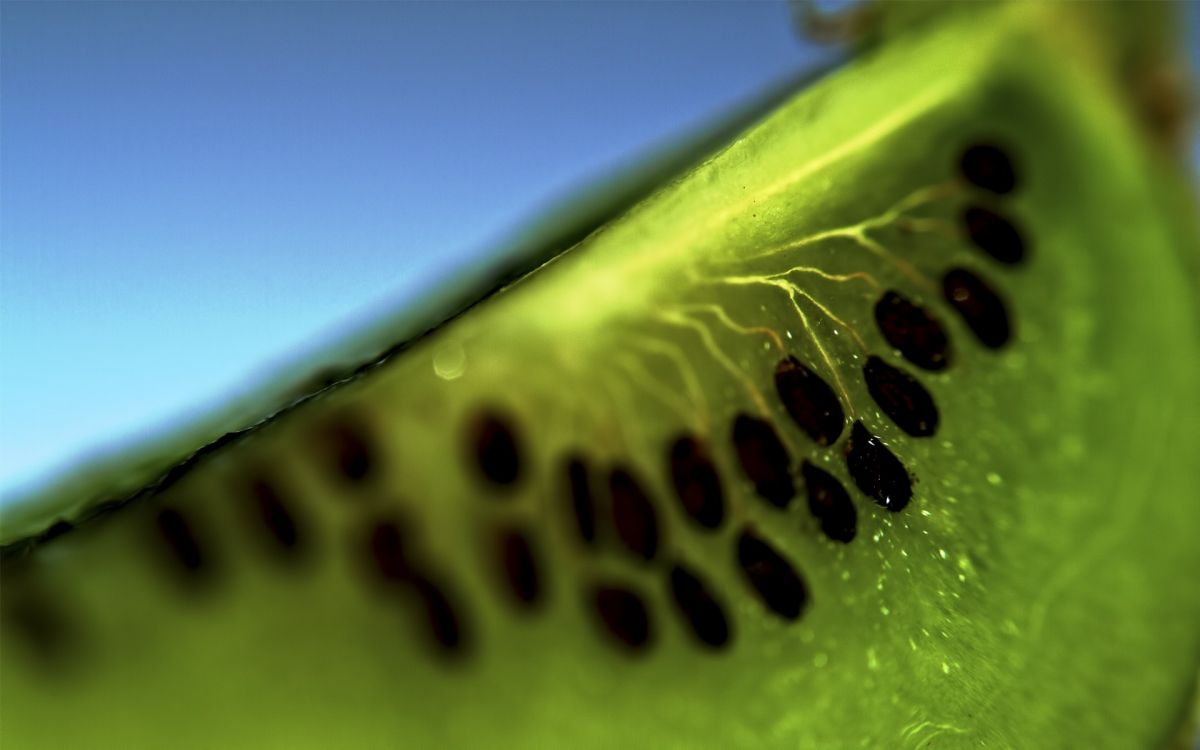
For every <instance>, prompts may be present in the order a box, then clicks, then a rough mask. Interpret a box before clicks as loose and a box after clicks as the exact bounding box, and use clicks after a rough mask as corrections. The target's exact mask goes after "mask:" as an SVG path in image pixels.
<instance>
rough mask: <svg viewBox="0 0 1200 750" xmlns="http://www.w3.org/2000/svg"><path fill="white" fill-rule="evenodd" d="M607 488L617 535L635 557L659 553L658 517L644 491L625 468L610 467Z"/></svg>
mask: <svg viewBox="0 0 1200 750" xmlns="http://www.w3.org/2000/svg"><path fill="white" fill-rule="evenodd" d="M608 489H609V494H610V496H611V499H612V514H613V526H614V528H615V529H616V531H617V538H618V539H620V540H621V544H623V545H624V546H625V548H626V549H628V550H629V551H630V552H632V553H633V554H634V555H636V556H637V557H640V558H642V559H643V560H653V559H654V555H655V553H656V552H658V520H657V519H656V518H655V516H654V506H652V505H651V504H650V499H649V498H648V497H647V496H646V493H645V491H643V490H642V488H641V485H639V484H638V483H637V480H636V479H634V478H633V475H632V474H630V473H629V472H627V471H625V470H624V469H614V470H613V472H612V473H611V474H610V475H609V477H608Z"/></svg>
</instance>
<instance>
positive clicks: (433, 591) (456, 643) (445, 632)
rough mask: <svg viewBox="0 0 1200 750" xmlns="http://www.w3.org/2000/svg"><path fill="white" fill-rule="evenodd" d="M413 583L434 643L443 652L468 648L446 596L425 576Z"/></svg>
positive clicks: (459, 624)
mask: <svg viewBox="0 0 1200 750" xmlns="http://www.w3.org/2000/svg"><path fill="white" fill-rule="evenodd" d="M412 583H413V590H414V591H415V592H416V594H417V596H418V597H420V599H421V604H422V605H423V606H424V608H425V616H426V618H427V622H428V624H429V634H430V635H432V636H433V639H434V641H436V642H437V645H438V646H440V647H441V649H442V651H443V652H446V653H451V652H458V651H462V650H463V649H464V648H465V647H466V637H465V635H466V634H465V632H464V630H463V627H462V625H461V623H460V622H459V619H458V615H457V614H456V613H455V611H454V607H453V606H451V604H450V600H449V599H447V598H446V594H445V593H444V592H443V591H442V589H441V588H440V587H438V586H437V585H436V584H435V583H433V582H432V581H430V580H429V579H427V578H425V577H424V576H421V577H418V578H415V579H414V580H413V582H412Z"/></svg>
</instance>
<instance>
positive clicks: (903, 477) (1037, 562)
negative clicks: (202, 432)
mask: <svg viewBox="0 0 1200 750" xmlns="http://www.w3.org/2000/svg"><path fill="white" fill-rule="evenodd" d="M930 8H934V6H929V7H927V8H925V9H923V10H922V11H921V12H916V11H914V10H912V9H908V8H903V7H902V8H898V9H893V10H890V11H887V12H885V13H884V15H883V18H884V22H882V23H881V25H879V26H876V27H875V28H876V29H879V30H881V31H879V32H878V34H879V39H880V40H881V41H880V42H879V43H877V44H876V45H875V46H874V47H872V48H871V49H869V50H865V51H864V52H863V54H862V55H860V56H859V57H858V58H857V59H856V60H855V61H854V62H853V63H852V64H850V65H848V66H847V67H846V68H844V69H843V70H841V71H839V72H838V73H836V74H834V75H831V76H829V77H828V78H826V79H824V80H822V81H820V82H819V83H817V84H816V85H814V86H812V87H811V88H809V89H807V90H805V91H803V92H801V93H799V94H797V95H795V96H794V97H793V98H791V99H789V100H788V101H786V102H785V103H783V104H782V105H780V106H778V107H777V108H776V109H775V110H774V111H773V112H771V113H770V114H769V115H767V116H765V117H764V118H762V119H761V120H760V121H758V122H757V123H756V124H754V125H753V126H752V127H750V128H749V129H747V130H745V131H744V132H742V133H741V134H740V135H739V136H737V137H736V138H733V139H732V140H731V141H730V142H728V143H727V144H726V145H725V146H724V147H722V148H721V149H720V150H718V151H716V152H715V153H714V154H712V155H711V156H709V157H708V158H707V159H706V160H704V161H703V162H702V163H700V164H699V165H697V166H695V167H694V168H692V169H691V170H690V171H687V172H686V173H684V174H683V175H682V176H680V177H678V178H677V179H675V180H673V181H671V182H669V183H668V184H665V185H663V186H662V187H661V188H660V189H658V190H657V191H655V192H654V193H653V194H651V195H650V196H649V197H647V198H646V199H644V200H642V201H641V202H639V203H638V204H637V205H636V206H634V207H633V208H631V209H630V210H628V211H627V212H625V213H623V214H622V215H621V216H619V217H618V218H615V219H614V220H612V221H610V222H608V223H606V224H604V225H603V226H602V227H600V228H598V229H596V230H595V231H593V232H591V233H590V234H589V235H588V236H586V238H585V239H583V240H582V241H580V242H578V243H576V244H574V245H572V246H571V247H570V248H569V249H567V250H565V251H563V252H561V253H557V254H555V255H553V257H546V258H541V259H540V260H539V262H538V263H536V264H535V265H536V267H531V268H530V269H528V270H529V272H528V273H525V274H523V275H520V276H519V278H514V279H513V280H511V281H510V282H508V283H505V284H504V285H503V286H501V287H500V288H498V289H496V290H494V293H492V294H490V295H488V296H487V297H486V298H485V299H483V300H482V301H481V302H480V303H479V304H477V305H474V306H472V307H470V308H469V309H466V310H465V311H463V312H462V313H461V314H460V315H457V316H456V317H454V318H453V319H452V320H449V321H447V322H445V323H444V324H442V325H439V326H437V327H436V328H434V329H433V330H431V331H430V332H429V333H428V334H427V335H424V336H420V337H417V338H414V339H411V340H409V341H408V342H406V343H405V344H403V345H400V346H397V347H394V348H392V349H391V350H389V351H388V352H387V353H386V354H385V355H384V356H382V357H380V358H379V359H378V360H375V361H373V362H371V363H370V364H369V365H368V366H365V367H363V368H361V370H360V371H358V372H357V373H356V374H354V375H353V376H352V377H347V378H342V379H338V382H337V383H335V384H333V385H331V386H329V387H325V388H322V389H320V390H319V391H318V392H316V393H315V394H312V395H311V396H309V397H306V398H303V399H301V400H300V401H299V402H297V403H295V404H294V405H292V406H291V407H289V408H287V409H285V410H283V411H281V412H279V413H278V414H276V415H275V416H274V417H272V418H270V419H268V420H265V421H263V422H262V423H260V424H258V425H256V426H254V427H253V428H252V429H246V430H243V431H241V432H237V433H231V434H230V435H228V436H227V437H226V438H224V439H222V440H220V441H217V442H216V443H213V444H210V445H208V446H206V447H204V448H199V449H197V448H195V447H192V448H189V449H187V450H186V451H183V452H179V453H177V454H176V455H175V456H174V458H173V460H174V461H175V462H176V463H175V464H174V465H173V466H172V467H171V468H170V469H169V470H166V471H165V472H163V471H161V469H162V464H161V461H162V457H161V456H159V457H158V458H155V459H153V460H149V462H144V463H139V460H141V459H140V458H139V457H137V456H135V457H132V458H130V459H129V462H128V463H126V464H121V465H120V467H119V468H121V471H119V472H114V471H107V472H105V473H103V474H101V475H93V476H91V477H90V478H89V479H88V480H87V481H84V482H77V483H74V484H68V485H64V486H63V487H62V488H59V489H58V490H57V491H56V492H54V493H49V494H47V495H45V496H43V497H38V498H35V499H33V500H32V501H31V502H30V503H28V504H26V505H24V506H21V507H19V508H16V509H14V510H11V511H7V512H6V523H5V529H4V532H3V535H4V544H5V547H4V562H3V573H4V581H3V584H4V585H3V601H2V604H3V612H2V614H3V646H4V648H3V655H2V658H3V664H2V669H0V703H2V705H3V708H4V721H3V726H2V729H0V733H2V739H3V741H4V744H5V746H6V747H7V746H11V747H105V746H121V747H141V746H144V747H165V746H171V747H262V746H280V747H309V746H316V747H330V746H362V747H385V746H387V747H393V746H398V745H404V746H415V747H432V746H461V747H482V746H486V747H521V748H527V747H564V746H569V747H615V746H645V747H700V746H709V747H764V746H766V747H775V746H778V747H811V748H840V747H1046V748H1050V747H1063V748H1068V747H1069V748H1075V747H1112V748H1130V747H1155V746H1162V745H1164V744H1166V743H1167V742H1169V741H1171V739H1172V738H1173V737H1176V736H1178V731H1179V727H1180V726H1181V724H1183V723H1184V722H1185V720H1186V717H1187V714H1188V710H1189V701H1190V696H1191V694H1192V692H1191V691H1192V689H1193V687H1194V684H1195V677H1196V673H1197V661H1198V657H1200V653H1198V651H1200V643H1198V636H1197V634H1198V633H1200V588H1198V587H1197V586H1196V584H1195V572H1196V571H1197V570H1200V546H1198V545H1196V544H1195V539H1196V538H1197V532H1198V531H1200V505H1198V504H1197V503H1196V502H1195V499H1196V488H1197V487H1198V486H1200V481H1198V480H1200V466H1198V464H1197V462H1196V461H1195V457H1196V455H1197V452H1198V451H1197V449H1198V448H1200V436H1198V434H1197V425H1198V424H1200V413H1198V411H1200V401H1198V400H1197V399H1196V398H1195V384H1196V383H1197V382H1200V330H1198V327H1200V316H1198V314H1197V313H1198V310H1197V302H1196V300H1197V294H1196V285H1195V281H1196V280H1195V268H1196V265H1195V263H1196V255H1195V253H1196V250H1197V245H1196V239H1195V237H1196V235H1195V234H1194V229H1195V227H1194V219H1195V214H1194V207H1191V206H1190V205H1188V204H1186V203H1185V202H1184V200H1183V199H1182V198H1181V197H1180V196H1181V195H1183V194H1182V193H1181V192H1179V190H1178V183H1177V182H1174V181H1173V180H1175V179H1176V178H1174V177H1172V176H1171V175H1172V174H1174V173H1173V172H1172V171H1171V166H1170V164H1169V163H1168V162H1167V160H1166V159H1165V158H1164V152H1163V151H1162V150H1161V147H1160V143H1161V139H1159V138H1157V136H1155V135H1153V133H1154V132H1156V131H1152V130H1149V129H1148V128H1147V127H1146V126H1145V125H1144V123H1143V122H1142V120H1141V119H1139V117H1138V116H1137V113H1138V112H1141V111H1143V110H1138V109H1135V108H1134V107H1133V106H1132V105H1131V104H1130V98H1129V96H1127V94H1126V93H1125V92H1128V91H1130V90H1131V89H1130V87H1129V85H1128V81H1129V80H1130V76H1131V75H1132V74H1133V73H1136V71H1138V70H1141V69H1143V68H1144V67H1145V65H1146V64H1147V63H1146V61H1147V60H1148V59H1149V58H1147V57H1146V50H1148V49H1152V48H1153V45H1152V44H1150V42H1149V41H1147V40H1152V38H1153V37H1152V35H1151V32H1150V31H1147V29H1155V28H1157V27H1155V26H1154V22H1151V21H1147V20H1146V18H1147V17H1149V16H1152V15H1155V14H1158V13H1161V12H1163V7H1158V8H1157V9H1154V6H1146V5H1133V4H1130V5H1126V6H1107V5H1094V4H1088V5H1085V4H1073V5H1062V6H1059V5H1045V4H1042V5H1026V4H995V5H993V4H987V5H962V6H950V7H944V6H940V5H939V6H936V12H934V10H930ZM1154 33H1158V32H1157V31H1154ZM174 450H175V448H174V447H172V448H171V450H170V451H166V452H167V453H170V452H171V451H174ZM137 485H144V486H142V488H141V489H136V486H137Z"/></svg>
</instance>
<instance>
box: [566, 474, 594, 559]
mask: <svg viewBox="0 0 1200 750" xmlns="http://www.w3.org/2000/svg"><path fill="white" fill-rule="evenodd" d="M567 480H568V482H569V483H570V485H571V509H572V510H573V511H574V515H575V526H576V528H577V529H578V530H579V538H580V539H582V540H583V541H584V542H586V543H588V544H593V543H595V541H596V503H595V501H594V500H593V499H592V484H591V482H590V481H589V480H588V470H587V464H585V463H584V462H583V459H581V458H578V457H574V458H571V459H569V460H568V461H567Z"/></svg>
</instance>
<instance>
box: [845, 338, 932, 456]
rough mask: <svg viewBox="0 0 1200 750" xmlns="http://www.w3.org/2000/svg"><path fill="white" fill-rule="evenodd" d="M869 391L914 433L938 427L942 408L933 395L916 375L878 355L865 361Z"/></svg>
mask: <svg viewBox="0 0 1200 750" xmlns="http://www.w3.org/2000/svg"><path fill="white" fill-rule="evenodd" d="M863 377H864V378H865V379H866V381H867V391H868V392H869V393H870V394H871V398H873V399H875V403H876V404H878V405H879V408H880V409H882V410H883V413H884V414H886V415H888V416H889V417H891V418H892V421H893V422H895V423H896V424H897V425H898V426H899V427H900V429H902V430H904V431H905V432H907V433H908V434H909V435H912V436H913V437H929V436H930V435H932V434H933V433H934V432H936V431H937V426H938V410H937V406H936V405H935V404H934V403H933V396H931V395H929V391H927V390H925V386H923V385H921V384H920V382H918V381H917V379H916V378H914V377H913V376H912V375H909V374H908V373H907V372H905V371H904V370H901V369H900V368H898V367H892V366H891V365H889V364H888V363H887V362H884V361H883V360H882V359H880V358H879V357H876V356H874V355H872V356H870V357H868V358H867V363H866V364H865V365H863Z"/></svg>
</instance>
